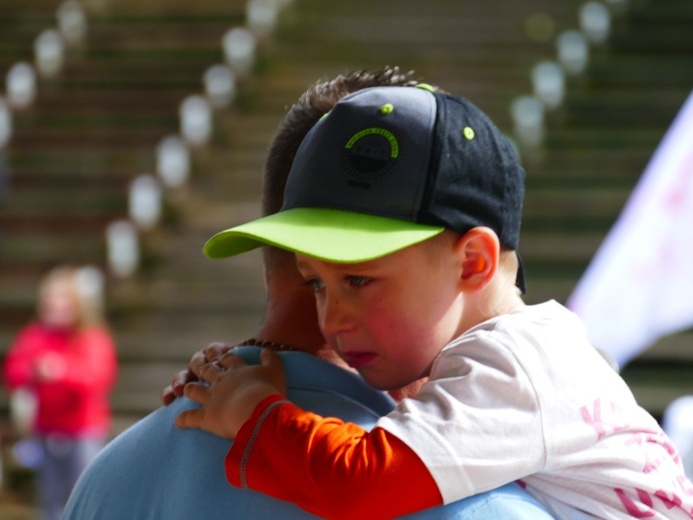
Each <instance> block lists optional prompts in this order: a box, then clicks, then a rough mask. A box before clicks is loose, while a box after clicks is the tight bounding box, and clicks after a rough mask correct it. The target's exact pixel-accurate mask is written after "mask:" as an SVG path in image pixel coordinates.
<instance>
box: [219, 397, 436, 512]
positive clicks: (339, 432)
mask: <svg viewBox="0 0 693 520" xmlns="http://www.w3.org/2000/svg"><path fill="white" fill-rule="evenodd" d="M225 464H226V475H227V478H228V480H229V482H230V483H231V484H232V485H234V486H237V487H243V488H249V489H254V490H256V491H260V492H263V493H265V494H268V495H270V496H272V497H274V498H277V499H280V500H287V501H290V502H293V503H295V504H297V505H298V506H300V507H302V508H303V509H305V510H307V511H309V512H311V513H313V514H315V515H317V516H321V517H326V518H335V519H339V518H359V517H363V518H392V517H396V516H401V515H404V514H407V513H411V512H414V511H419V510H421V509H425V508H428V507H432V506H436V505H440V504H442V497H441V495H440V492H439V491H438V486H437V485H436V483H435V481H434V480H433V477H432V476H431V474H430V473H429V471H428V469H427V468H426V467H425V466H424V464H423V462H422V461H421V459H419V457H418V456H417V455H416V454H415V453H414V452H413V451H412V450H411V449H410V448H409V447H408V446H407V445H406V444H404V443H403V442H402V441H401V440H400V439H399V438H397V437H395V436H394V435H392V434H390V433H389V432H387V431H385V430H383V429H381V428H375V429H374V430H373V431H372V432H367V431H366V430H364V429H363V428H361V427H359V426H357V425H355V424H350V423H344V422H343V421H340V420H339V419H334V418H323V417H320V416H318V415H316V414H313V413H310V412H305V411H304V410H302V409H300V408H299V407H297V406H295V405H293V404H291V403H290V402H288V401H286V400H284V398H283V397H281V396H278V395H277V396H270V397H267V398H266V399H264V400H263V401H262V402H260V404H258V406H257V407H256V408H255V410H254V411H253V414H252V415H251V417H250V419H249V420H248V421H246V423H245V424H244V425H243V427H242V428H241V429H240V431H239V432H238V435H237V437H236V439H235V441H234V444H233V446H232V447H231V449H230V450H229V453H228V455H227V457H226V461H225Z"/></svg>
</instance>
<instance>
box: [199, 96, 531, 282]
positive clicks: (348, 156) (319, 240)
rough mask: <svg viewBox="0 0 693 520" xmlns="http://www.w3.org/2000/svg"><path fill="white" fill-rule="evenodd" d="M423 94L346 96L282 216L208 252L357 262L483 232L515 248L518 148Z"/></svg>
mask: <svg viewBox="0 0 693 520" xmlns="http://www.w3.org/2000/svg"><path fill="white" fill-rule="evenodd" d="M421 87H422V88H416V87H372V88H368V89H363V90H359V91H357V92H354V93H352V94H349V95H348V96H345V97H344V98H342V99H341V100H340V101H339V102H338V103H337V104H336V105H335V106H334V107H333V108H332V110H331V111H330V112H328V113H327V114H326V115H325V116H324V117H323V118H322V119H321V120H320V121H319V122H318V123H316V125H315V126H314V127H313V128H312V129H311V130H310V131H309V132H308V134H307V135H306V137H305V138H304V139H303V142H302V143H301V145H300V147H299V149H298V151H297V153H296V157H295V158H294V162H293V165H292V168H291V170H290V172H289V176H288V178H287V183H286V188H285V191H284V205H283V206H282V208H281V210H280V211H279V212H278V213H275V214H273V215H268V216H266V217H263V218H260V219H257V220H254V221H252V222H248V223H246V224H242V225H239V226H236V227H233V228H230V229H226V230H224V231H221V232H219V233H217V234H216V235H214V236H213V237H212V238H210V239H209V240H208V241H207V243H206V244H205V246H204V252H205V254H206V255H207V256H209V257H210V258H224V257H229V256H234V255H237V254H240V253H243V252H246V251H249V250H251V249H255V248H257V247H261V246H264V245H272V246H276V247H279V248H282V249H287V250H289V251H294V252H298V253H301V254H305V255H308V256H313V257H316V258H319V259H321V260H325V261H329V262H337V263H359V262H366V261H369V260H373V259H375V258H379V257H382V256H385V255H388V254H391V253H394V252H396V251H398V250H400V249H403V248H405V247H409V246H411V245H414V244H416V243H418V242H422V241H424V240H427V239H429V238H432V237H433V236H436V235H437V234H439V233H442V232H443V231H444V230H445V229H450V230H453V231H456V232H459V233H462V234H463V233H466V232H467V231H469V230H470V229H472V228H474V227H477V226H487V227H490V228H491V229H493V230H494V231H495V232H496V234H497V235H498V238H499V240H500V243H501V245H502V246H504V247H505V248H508V249H511V250H516V249H517V247H518V243H519V236H520V223H521V213H522V203H523V199H524V177H525V173H524V169H523V168H522V166H521V164H520V161H519V159H518V157H517V154H516V153H515V151H514V149H513V147H512V146H511V144H510V142H509V141H508V139H507V138H506V137H505V136H504V135H503V134H502V133H501V132H500V130H499V129H498V128H497V127H496V126H495V125H494V124H493V122H492V121H491V120H490V119H489V118H488V117H487V116H486V115H485V114H484V113H483V112H482V111H481V110H480V109H479V108H477V107H476V106H475V105H474V104H472V103H471V102H470V101H469V100H467V99H465V98H463V97H459V96H454V95H450V94H443V93H438V92H433V91H431V89H430V87H428V88H427V86H425V85H422V86H421ZM518 286H520V288H521V289H523V291H524V280H523V272H522V268H520V272H519V273H518Z"/></svg>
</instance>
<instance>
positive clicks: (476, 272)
mask: <svg viewBox="0 0 693 520" xmlns="http://www.w3.org/2000/svg"><path fill="white" fill-rule="evenodd" d="M455 249H456V253H457V255H458V258H459V261H460V265H461V268H462V269H461V275H460V282H461V283H462V288H463V290H464V291H466V292H472V293H473V292H477V291H480V290H481V289H483V288H484V287H486V286H487V285H488V284H489V282H490V281H491V280H492V279H493V277H494V276H495V274H496V271H497V270H498V262H499V259H500V242H499V241H498V236H497V235H496V233H495V232H494V231H493V230H492V229H490V228H487V227H475V228H472V229H471V230H469V231H468V232H467V233H465V234H464V235H462V236H460V237H459V238H458V239H457V241H456V243H455Z"/></svg>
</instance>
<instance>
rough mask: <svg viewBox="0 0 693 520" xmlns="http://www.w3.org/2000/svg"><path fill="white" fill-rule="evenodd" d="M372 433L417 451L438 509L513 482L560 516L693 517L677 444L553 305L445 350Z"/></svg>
mask: <svg viewBox="0 0 693 520" xmlns="http://www.w3.org/2000/svg"><path fill="white" fill-rule="evenodd" d="M378 426H380V427H382V428H384V429H386V430H388V431H389V432H391V433H392V434H394V435H396V436H397V437H399V438H400V439H402V440H403V441H404V442H405V443H406V444H407V445H408V446H409V447H410V448H411V449H413V450H414V452H416V453H417V455H418V456H419V457H420V458H421V459H422V460H423V462H424V463H425V464H426V466H427V467H428V468H429V470H430V471H431V474H432V475H433V478H434V479H435V480H436V482H437V484H438V487H439V489H440V492H441V494H442V496H443V499H444V501H445V503H450V502H452V501H455V500H458V499H460V498H463V497H466V496H470V495H474V494H476V493H479V492H481V491H485V490H489V489H493V488H496V487H498V486H500V485H502V484H504V483H507V482H510V481H514V480H520V481H521V482H522V483H524V484H525V485H526V486H527V489H528V490H529V491H530V492H531V493H533V494H534V495H535V496H536V497H537V498H538V499H539V500H540V501H542V502H543V503H544V504H545V505H546V506H547V507H548V508H549V509H550V510H551V512H552V513H553V514H554V515H555V516H556V517H557V518H570V519H575V518H591V517H597V518H633V517H636V518H653V519H659V518H668V519H678V518H691V517H692V515H693V485H691V483H690V482H689V481H688V480H687V479H686V477H685V475H684V473H683V469H682V465H681V463H680V459H679V456H678V454H677V453H676V451H675V449H674V447H673V445H672V444H671V442H670V441H669V439H668V438H667V437H666V435H665V434H664V432H663V431H662V430H661V428H660V427H659V425H658V424H657V422H656V421H655V419H654V418H653V417H652V416H650V415H649V414H648V413H647V412H646V411H645V410H643V409H642V408H640V407H639V406H638V404H637V403H636V402H635V399H634V397H633V394H632V393H631V391H630V390H629V388H628V386H627V385H626V383H625V382H624V381H623V380H622V379H621V377H620V376H619V375H618V374H617V373H616V372H615V371H614V370H613V369H612V368H611V366H610V365H609V364H608V363H607V362H606V361H605V360H604V359H603V358H602V356H601V355H600V354H599V353H598V352H597V350H596V349H595V348H594V347H593V346H592V345H591V344H590V343H589V342H588V341H587V338H586V335H585V330H584V327H583V325H582V323H581V322H580V320H579V318H578V317H577V316H576V315H574V314H573V313H572V312H570V311H569V310H567V309H566V308H565V307H563V306H562V305H560V304H558V303H557V302H554V301H550V302H547V303H544V304H541V305H535V306H527V307H523V308H522V309H520V310H518V311H516V312H513V313H510V314H505V315H502V316H499V317H496V318H493V319H490V320H488V321H486V322H484V323H482V324H480V325H478V326H476V327H474V328H472V329H470V330H469V331H467V332H466V333H465V334H463V335H462V336H460V337H459V338H458V339H456V340H455V341H453V342H452V343H450V344H449V345H447V346H446V347H445V348H444V349H443V351H442V352H441V354H440V356H439V357H438V359H437V360H436V362H435V363H434V365H433V368H432V371H431V377H430V381H429V382H428V383H427V384H426V385H424V387H423V388H422V389H421V392H420V393H419V395H418V396H417V397H416V399H407V400H405V401H403V402H402V403H401V404H400V405H399V406H398V407H397V408H396V410H395V411H394V412H392V413H390V414H389V415H387V416H386V417H384V418H382V419H380V421H379V422H378Z"/></svg>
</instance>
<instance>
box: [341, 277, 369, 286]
mask: <svg viewBox="0 0 693 520" xmlns="http://www.w3.org/2000/svg"><path fill="white" fill-rule="evenodd" d="M372 280H373V279H372V278H368V277H367V276H348V277H347V281H348V282H349V285H351V286H353V287H364V286H366V285H368V284H369V283H371V281H372Z"/></svg>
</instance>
